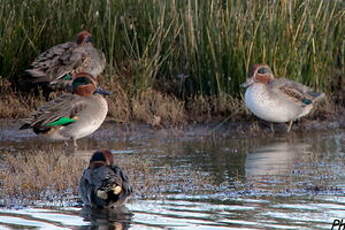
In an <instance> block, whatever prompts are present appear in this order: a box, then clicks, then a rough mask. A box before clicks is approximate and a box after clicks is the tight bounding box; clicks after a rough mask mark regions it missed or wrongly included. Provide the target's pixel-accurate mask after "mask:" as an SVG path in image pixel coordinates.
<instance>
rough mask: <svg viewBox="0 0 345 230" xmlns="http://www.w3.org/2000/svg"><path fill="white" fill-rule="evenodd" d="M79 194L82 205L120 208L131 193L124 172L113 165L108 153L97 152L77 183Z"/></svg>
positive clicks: (111, 157) (110, 155)
mask: <svg viewBox="0 0 345 230" xmlns="http://www.w3.org/2000/svg"><path fill="white" fill-rule="evenodd" d="M79 193H80V196H81V199H82V201H83V203H84V205H86V206H89V207H92V208H115V207H120V206H121V205H122V204H123V203H124V202H125V201H126V200H127V198H128V196H129V195H130V194H131V193H132V188H131V186H130V184H129V182H128V177H127V175H126V174H125V172H124V171H123V170H122V169H121V168H119V167H118V166H116V165H113V156H112V154H111V153H110V151H107V150H105V151H97V152H95V153H94V154H93V155H92V157H91V159H90V164H89V167H88V168H87V169H85V170H84V173H83V176H82V177H81V179H80V183H79Z"/></svg>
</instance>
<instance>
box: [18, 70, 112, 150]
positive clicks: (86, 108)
mask: <svg viewBox="0 0 345 230" xmlns="http://www.w3.org/2000/svg"><path fill="white" fill-rule="evenodd" d="M72 91H73V94H70V93H68V94H65V95H62V96H60V97H58V98H56V99H55V100H52V101H50V102H48V103H47V104H45V105H43V106H42V107H40V108H39V109H38V110H37V111H36V112H34V113H33V114H32V115H31V116H30V117H29V118H26V119H24V123H25V124H24V125H23V126H22V127H21V128H20V129H28V128H32V129H33V131H34V132H35V133H36V134H38V135H42V136H45V137H47V138H48V139H51V140H63V141H67V140H72V141H73V144H74V147H75V148H76V147H77V142H76V141H77V139H80V138H83V137H85V136H88V135H90V134H91V133H93V132H95V131H96V130H97V129H98V128H99V127H100V126H101V124H102V123H103V121H104V120H105V117H106V115H107V112H108V104H107V101H106V100H105V99H104V98H103V96H102V95H101V94H109V93H108V92H106V91H104V90H102V89H100V88H97V82H96V80H95V79H94V78H93V76H92V75H91V74H88V73H78V74H76V75H75V79H74V80H73V82H72Z"/></svg>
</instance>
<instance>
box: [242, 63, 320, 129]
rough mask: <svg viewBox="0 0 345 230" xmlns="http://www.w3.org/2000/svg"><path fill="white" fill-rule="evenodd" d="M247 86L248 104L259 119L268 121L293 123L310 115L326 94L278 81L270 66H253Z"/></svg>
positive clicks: (303, 86) (282, 80) (292, 82)
mask: <svg viewBox="0 0 345 230" xmlns="http://www.w3.org/2000/svg"><path fill="white" fill-rule="evenodd" d="M251 74H252V75H251V76H250V78H249V79H247V82H246V83H244V84H243V86H244V87H247V90H246V92H245V96H244V98H245V104H246V106H247V108H248V109H249V110H250V111H251V112H252V113H254V115H256V116H257V117H259V118H261V119H263V120H266V121H269V122H290V127H289V128H288V131H290V128H291V124H292V121H294V120H296V119H298V118H300V117H303V116H305V115H307V114H308V113H309V112H310V111H311V109H312V108H313V106H314V103H315V102H316V101H317V100H319V99H320V98H322V97H324V94H323V93H317V92H314V91H313V90H312V89H311V88H309V87H307V86H305V85H302V84H300V83H298V82H294V81H291V80H288V79H285V78H279V79H275V78H274V75H273V73H272V71H271V69H270V68H269V66H267V65H254V66H253V70H252V72H251Z"/></svg>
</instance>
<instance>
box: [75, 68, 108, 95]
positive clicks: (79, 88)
mask: <svg viewBox="0 0 345 230" xmlns="http://www.w3.org/2000/svg"><path fill="white" fill-rule="evenodd" d="M73 78H74V80H73V82H72V92H73V93H74V94H78V95H80V96H91V95H93V94H96V93H98V94H103V95H109V94H110V92H108V91H105V90H104V89H102V88H99V87H97V81H96V79H95V78H94V77H93V76H92V75H91V74H89V73H84V72H81V73H77V74H75V75H74V77H73Z"/></svg>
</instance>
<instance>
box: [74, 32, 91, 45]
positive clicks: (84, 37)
mask: <svg viewBox="0 0 345 230" xmlns="http://www.w3.org/2000/svg"><path fill="white" fill-rule="evenodd" d="M88 42H92V35H91V33H89V32H88V31H86V30H84V31H81V32H80V33H78V34H77V44H78V45H81V44H85V43H88Z"/></svg>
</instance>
